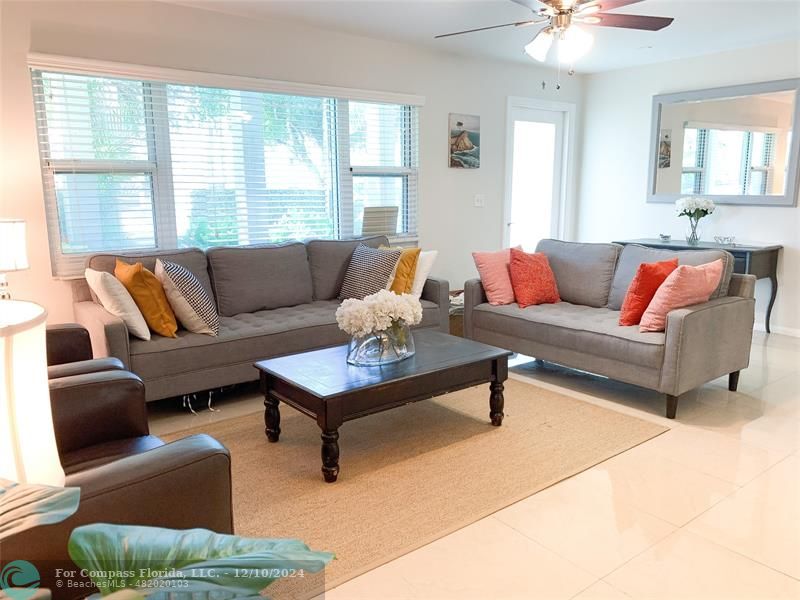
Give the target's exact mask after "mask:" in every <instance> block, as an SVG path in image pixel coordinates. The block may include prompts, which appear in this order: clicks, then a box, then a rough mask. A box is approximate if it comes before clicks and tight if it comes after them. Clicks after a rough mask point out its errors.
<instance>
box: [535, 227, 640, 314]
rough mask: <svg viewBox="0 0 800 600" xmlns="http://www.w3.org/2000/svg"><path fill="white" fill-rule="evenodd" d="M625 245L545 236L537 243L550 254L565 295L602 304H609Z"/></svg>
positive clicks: (575, 301)
mask: <svg viewBox="0 0 800 600" xmlns="http://www.w3.org/2000/svg"><path fill="white" fill-rule="evenodd" d="M621 249H622V247H621V246H619V245H618V244H583V243H578V242H562V241H560V240H542V241H540V242H539V244H538V245H537V246H536V252H544V253H545V254H546V255H547V260H548V261H549V262H550V268H551V269H553V274H554V275H555V276H556V284H557V285H558V294H559V296H561V299H562V300H563V301H564V302H571V303H572V304H583V305H586V306H594V307H598V308H599V307H601V306H605V305H606V304H608V293H609V290H610V289H611V281H612V280H613V279H614V269H615V268H616V265H617V257H618V256H619V252H620V250H621ZM631 277H633V275H631Z"/></svg>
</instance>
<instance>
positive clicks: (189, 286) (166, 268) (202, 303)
mask: <svg viewBox="0 0 800 600" xmlns="http://www.w3.org/2000/svg"><path fill="white" fill-rule="evenodd" d="M156 277H157V278H158V280H159V281H160V282H161V285H162V286H164V292H165V293H166V295H167V300H169V304H170V306H172V310H173V311H174V312H175V316H176V317H178V321H180V322H181V325H183V326H184V327H185V328H186V329H187V330H188V331H191V332H192V333H204V334H206V335H213V336H216V335H218V334H219V313H217V307H216V306H215V305H214V301H213V300H212V299H211V297H210V296H209V295H208V292H206V290H205V288H204V287H203V285H202V284H201V283H200V280H199V279H197V277H195V275H194V273H192V272H191V271H190V270H189V269H187V268H186V267H182V266H181V265H179V264H177V263H174V262H170V261H168V260H161V259H160V258H159V259H158V260H157V261H156Z"/></svg>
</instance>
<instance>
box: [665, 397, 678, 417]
mask: <svg viewBox="0 0 800 600" xmlns="http://www.w3.org/2000/svg"><path fill="white" fill-rule="evenodd" d="M677 412H678V397H677V396H673V395H672V394H667V418H668V419H674V418H675V414H676V413H677Z"/></svg>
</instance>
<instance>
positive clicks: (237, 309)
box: [208, 242, 312, 317]
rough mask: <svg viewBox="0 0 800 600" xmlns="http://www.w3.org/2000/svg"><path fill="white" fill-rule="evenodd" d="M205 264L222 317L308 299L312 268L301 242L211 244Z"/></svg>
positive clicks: (294, 304)
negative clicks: (242, 244) (220, 245)
mask: <svg viewBox="0 0 800 600" xmlns="http://www.w3.org/2000/svg"><path fill="white" fill-rule="evenodd" d="M208 266H209V270H210V272H211V282H212V285H213V286H214V295H215V296H216V297H217V306H218V307H219V314H220V315H222V316H224V317H232V316H233V315H238V314H240V313H252V312H256V311H258V310H264V309H271V308H279V307H281V306H296V305H298V304H307V303H309V302H311V295H312V289H311V271H310V270H309V267H308V258H307V256H306V247H305V245H304V244H302V243H299V242H295V243H289V244H281V245H269V246H242V247H220V248H211V249H209V251H208Z"/></svg>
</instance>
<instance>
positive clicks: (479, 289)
mask: <svg viewBox="0 0 800 600" xmlns="http://www.w3.org/2000/svg"><path fill="white" fill-rule="evenodd" d="M484 302H486V292H485V290H484V289H483V284H482V283H481V280H480V279H469V280H467V281H466V282H464V337H466V338H470V339H471V338H472V334H473V325H472V310H473V309H474V308H475V307H476V306H478V305H479V304H483V303H484Z"/></svg>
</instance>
